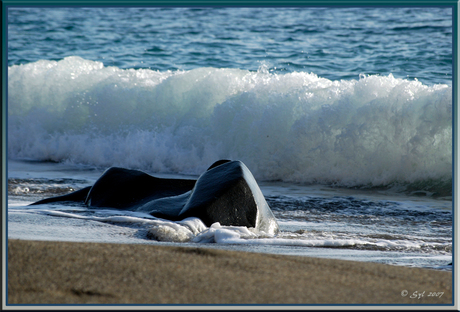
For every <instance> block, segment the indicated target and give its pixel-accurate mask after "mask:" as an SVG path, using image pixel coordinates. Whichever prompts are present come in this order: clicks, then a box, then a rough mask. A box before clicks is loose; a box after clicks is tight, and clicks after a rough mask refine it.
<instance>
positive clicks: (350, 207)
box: [8, 160, 452, 270]
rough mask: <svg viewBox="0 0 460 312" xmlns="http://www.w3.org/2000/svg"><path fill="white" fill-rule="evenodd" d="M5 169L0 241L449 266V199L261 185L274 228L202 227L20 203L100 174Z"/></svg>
mask: <svg viewBox="0 0 460 312" xmlns="http://www.w3.org/2000/svg"><path fill="white" fill-rule="evenodd" d="M8 173H9V181H10V189H9V204H8V237H9V238H19V239H39V240H59V241H89V242H111V243H129V244H166V245H176V246H177V245H180V246H191V245H193V246H203V247H211V248H224V249H231V250H242V251H254V252H266V253H275V254H288V255H304V256H315V257H329V258H336V259H348V260H357V261H374V262H380V263H387V264H394V265H404V266H415V267H427V268H435V269H443V270H449V269H450V267H449V266H447V264H448V263H450V262H451V261H452V230H451V228H452V214H451V207H452V203H451V201H448V200H440V199H432V198H421V197H413V196H412V197H410V196H405V195H403V194H397V193H393V194H388V193H379V192H376V191H358V192H356V193H355V194H354V195H352V194H353V191H352V190H349V189H338V188H332V187H327V186H320V185H311V186H302V185H298V184H289V183H279V184H278V183H274V182H271V183H261V184H260V186H261V189H262V191H263V193H264V196H265V197H266V199H267V202H268V203H269V205H270V207H271V208H272V211H273V213H274V215H275V217H276V218H277V220H278V223H279V226H280V230H281V231H280V233H279V234H277V235H268V234H266V233H258V232H256V231H254V230H252V229H247V228H244V227H221V226H219V225H217V224H216V225H213V226H211V227H210V228H207V227H206V226H204V224H203V223H202V222H201V221H200V220H199V219H196V218H191V219H189V220H186V221H183V222H181V221H179V222H170V221H167V220H161V219H157V218H154V217H152V216H150V215H148V214H145V213H139V212H129V211H118V210H114V209H97V210H96V209H89V208H87V207H85V206H81V205H76V204H74V205H61V204H45V205H38V206H27V205H28V204H29V203H31V202H33V201H36V200H38V199H42V198H45V197H49V196H55V195H59V194H63V193H66V192H68V191H70V190H71V189H78V188H81V187H83V186H87V185H91V184H92V183H94V181H95V180H96V179H97V178H98V177H99V175H100V174H101V173H102V172H101V170H98V169H91V168H88V167H82V166H71V165H63V164H56V163H43V162H30V161H29V162H24V161H11V160H10V161H9V170H8ZM159 176H163V177H166V176H169V175H159ZM69 177H72V178H69ZM176 177H177V175H176ZM188 178H190V176H188ZM11 182H13V183H11Z"/></svg>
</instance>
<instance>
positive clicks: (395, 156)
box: [8, 57, 452, 193]
mask: <svg viewBox="0 0 460 312" xmlns="http://www.w3.org/2000/svg"><path fill="white" fill-rule="evenodd" d="M8 157H10V158H33V159H38V160H52V161H59V162H71V163H76V164H88V165H94V166H98V167H108V166H124V167H130V168H138V169H142V170H146V171H152V172H174V173H184V174H200V173H201V172H203V171H204V170H206V168H207V167H208V166H209V165H210V164H211V163H213V162H214V161H215V160H217V159H221V158H230V159H239V160H242V161H243V162H244V163H246V165H247V166H248V167H249V168H250V169H251V171H252V172H253V173H254V175H255V177H256V178H257V179H259V180H282V181H290V182H301V183H326V184H334V185H340V186H346V187H357V186H360V187H361V186H367V187H375V186H377V187H378V186H388V185H411V186H413V187H416V188H419V189H429V188H433V187H434V188H437V189H443V190H444V191H445V192H447V193H449V192H451V183H452V182H451V181H452V87H451V86H448V85H439V84H438V85H433V86H427V85H424V84H422V83H421V82H419V81H417V80H406V79H397V78H394V77H393V76H392V75H389V76H366V75H360V77H359V79H357V80H337V81H331V80H328V79H325V78H321V77H318V76H317V75H315V74H313V73H306V72H291V73H285V74H279V73H271V72H270V71H268V70H267V68H266V67H265V66H263V65H262V66H261V67H260V68H259V70H258V71H257V72H251V71H247V70H240V69H227V68H197V69H194V70H189V71H174V72H172V71H165V72H159V71H153V70H148V69H137V70H136V69H120V68H117V67H104V65H103V64H102V63H100V62H94V61H90V60H85V59H82V58H80V57H67V58H65V59H63V60H61V61H58V62H56V61H47V60H41V61H38V62H35V63H29V64H25V65H14V66H10V67H9V68H8Z"/></svg>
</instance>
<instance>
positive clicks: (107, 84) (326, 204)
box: [7, 7, 452, 270]
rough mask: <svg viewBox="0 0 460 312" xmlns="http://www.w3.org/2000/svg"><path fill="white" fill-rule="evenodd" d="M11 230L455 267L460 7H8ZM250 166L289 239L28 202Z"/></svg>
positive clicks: (36, 235) (23, 234)
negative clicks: (107, 179)
mask: <svg viewBox="0 0 460 312" xmlns="http://www.w3.org/2000/svg"><path fill="white" fill-rule="evenodd" d="M7 41H8V107H7V109H8V128H7V130H8V236H9V237H11V238H27V239H32V238H33V239H47V240H76V241H104V242H124V243H145V244H180V245H185V246H189V245H193V246H206V247H212V248H229V249H236V250H248V251H257V252H268V253H281V254H296V255H309V256H321V257H331V258H339V259H353V260H360V261H376V262H382V263H389V264H396V265H405V266H418V267H429V268H437V269H447V270H448V269H450V266H447V264H448V263H449V262H451V259H452V10H451V9H449V8H401V7H398V8H307V7H301V8H225V7H216V8H175V7H170V8H153V7H143V8H106V7H104V8H52V7H47V8H23V7H21V8H14V7H10V8H8V38H7ZM222 158H227V159H235V160H236V159H238V160H241V161H243V162H244V163H245V164H246V165H247V167H248V168H249V169H250V170H251V172H252V173H253V174H254V176H255V178H256V180H257V181H258V182H259V184H260V186H261V189H262V191H263V193H264V195H265V197H266V199H267V202H268V203H269V205H270V206H271V208H272V210H273V212H274V214H275V216H276V218H277V219H278V222H279V224H280V227H281V233H280V234H278V235H276V236H270V235H265V234H263V233H255V232H254V231H252V230H251V229H246V228H235V227H232V228H228V227H220V226H219V225H215V226H213V227H211V228H206V227H205V226H204V225H203V224H202V223H201V221H200V220H199V219H192V220H185V221H183V222H182V223H181V222H167V221H164V220H158V219H155V218H153V217H151V216H149V215H139V214H132V213H127V212H120V211H113V210H110V209H105V210H99V211H95V210H91V209H87V208H86V207H80V206H62V205H57V204H54V205H42V206H32V207H28V206H27V204H29V203H31V202H33V201H35V200H38V199H41V198H45V197H49V196H54V195H59V194H64V193H67V192H70V191H72V190H75V189H78V188H81V187H84V186H87V185H91V184H92V183H94V181H95V180H96V179H97V178H98V177H99V176H100V174H101V173H102V172H103V171H104V170H105V169H106V168H108V167H110V166H121V167H127V168H132V169H140V170H143V171H145V172H148V173H150V174H153V175H156V176H168V177H191V178H196V177H197V176H198V175H199V174H201V173H202V172H203V171H204V170H206V168H207V167H209V165H210V164H212V163H213V162H214V161H216V160H218V159H222Z"/></svg>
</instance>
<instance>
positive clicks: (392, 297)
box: [7, 240, 452, 308]
mask: <svg viewBox="0 0 460 312" xmlns="http://www.w3.org/2000/svg"><path fill="white" fill-rule="evenodd" d="M451 278H452V272H445V271H436V270H429V269H419V268H407V267H400V266H390V265H384V264H377V263H368V262H353V261H344V260H332V259H319V258H309V257H300V256H282V255H269V254H258V253H250V252H237V251H226V250H216V249H205V248H186V247H170V246H154V245H128V244H102V243H74V242H49V241H24V240H8V293H7V295H8V301H7V303H8V305H10V304H249V305H254V304H451V303H452V279H451ZM441 292H442V293H443V294H442V295H441ZM422 294H423V295H422ZM411 297H412V298H411ZM177 308H180V307H179V306H178V307H177ZM278 308H281V307H278Z"/></svg>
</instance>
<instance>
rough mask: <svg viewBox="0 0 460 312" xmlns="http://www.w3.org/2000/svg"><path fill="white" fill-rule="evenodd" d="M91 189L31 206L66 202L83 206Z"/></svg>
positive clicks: (38, 202)
mask: <svg viewBox="0 0 460 312" xmlns="http://www.w3.org/2000/svg"><path fill="white" fill-rule="evenodd" d="M90 189H91V186H87V187H85V188H82V189H81V190H78V191H75V192H72V193H69V194H66V195H61V196H55V197H50V198H45V199H42V200H39V201H37V202H35V203H32V204H30V205H41V204H49V203H56V202H66V201H67V202H81V203H82V204H83V203H84V202H85V200H86V197H87V196H88V192H89V190H90ZM30 205H29V206H30Z"/></svg>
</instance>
